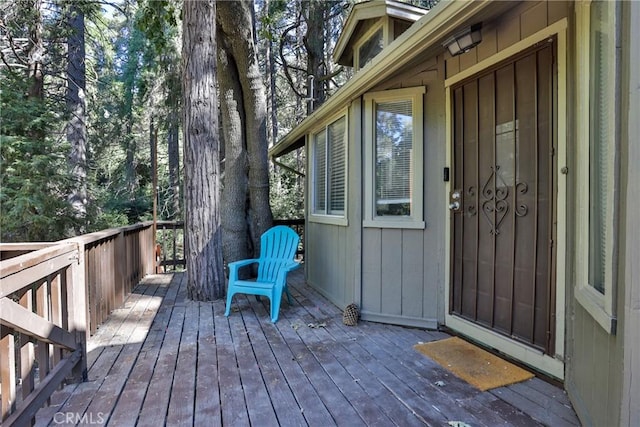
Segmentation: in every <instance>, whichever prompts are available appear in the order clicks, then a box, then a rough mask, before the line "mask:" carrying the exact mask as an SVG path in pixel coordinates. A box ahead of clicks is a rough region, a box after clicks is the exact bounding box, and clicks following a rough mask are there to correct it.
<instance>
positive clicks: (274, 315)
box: [271, 294, 282, 323]
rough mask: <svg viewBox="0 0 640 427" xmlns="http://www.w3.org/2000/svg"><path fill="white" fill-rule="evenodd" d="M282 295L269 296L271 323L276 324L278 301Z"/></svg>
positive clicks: (278, 312) (278, 310)
mask: <svg viewBox="0 0 640 427" xmlns="http://www.w3.org/2000/svg"><path fill="white" fill-rule="evenodd" d="M281 298H282V294H276V295H274V294H272V295H271V321H272V322H273V323H276V322H277V321H278V315H279V314H280V299H281Z"/></svg>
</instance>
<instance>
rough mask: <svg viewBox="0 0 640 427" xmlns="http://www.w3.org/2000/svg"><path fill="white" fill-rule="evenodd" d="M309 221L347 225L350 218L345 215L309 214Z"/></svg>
mask: <svg viewBox="0 0 640 427" xmlns="http://www.w3.org/2000/svg"><path fill="white" fill-rule="evenodd" d="M308 220H309V222H315V223H318V224H330V225H340V226H343V227H346V226H348V225H349V220H347V218H345V217H341V216H331V215H309V218H308Z"/></svg>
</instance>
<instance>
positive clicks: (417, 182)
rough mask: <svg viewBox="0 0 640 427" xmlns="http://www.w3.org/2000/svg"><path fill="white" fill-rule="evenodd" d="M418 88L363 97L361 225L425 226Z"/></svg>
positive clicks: (421, 93)
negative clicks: (362, 209) (362, 210)
mask: <svg viewBox="0 0 640 427" xmlns="http://www.w3.org/2000/svg"><path fill="white" fill-rule="evenodd" d="M425 93H426V88H425V87H424V86H416V87H408V88H403V89H393V90H385V91H380V92H371V93H367V94H365V95H364V97H363V98H364V135H363V136H364V141H363V142H364V147H363V150H364V171H363V173H364V175H363V176H364V195H363V198H364V207H365V209H364V212H363V221H362V222H363V225H364V226H365V227H383V228H414V229H423V228H424V227H425V223H424V218H423V198H424V192H423V190H422V189H423V182H422V181H423V162H424V158H423V154H422V153H423V145H424V137H423V135H424V119H423V115H424V111H423V104H424V94H425Z"/></svg>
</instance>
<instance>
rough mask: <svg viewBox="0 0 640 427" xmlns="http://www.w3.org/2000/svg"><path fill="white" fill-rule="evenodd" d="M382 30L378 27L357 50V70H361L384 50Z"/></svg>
mask: <svg viewBox="0 0 640 427" xmlns="http://www.w3.org/2000/svg"><path fill="white" fill-rule="evenodd" d="M382 36H383V28H382V27H380V28H379V29H378V30H376V32H375V33H373V35H372V36H371V37H369V38H368V39H367V41H365V42H364V43H363V44H362V45H360V47H359V48H358V68H362V67H364V66H365V65H367V63H368V62H369V61H371V60H372V59H373V57H374V56H376V55H377V54H379V53H380V52H381V51H382V49H383V48H384V43H383V37H382Z"/></svg>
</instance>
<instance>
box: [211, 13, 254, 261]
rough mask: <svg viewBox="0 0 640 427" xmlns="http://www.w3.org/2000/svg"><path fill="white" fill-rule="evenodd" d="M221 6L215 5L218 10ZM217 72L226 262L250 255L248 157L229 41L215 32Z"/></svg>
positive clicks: (241, 104) (240, 95) (238, 85)
mask: <svg viewBox="0 0 640 427" xmlns="http://www.w3.org/2000/svg"><path fill="white" fill-rule="evenodd" d="M219 9H220V8H219V7H218V10H219ZM217 36H218V37H217V42H218V69H219V70H224V72H221V73H219V75H218V84H219V88H220V98H221V99H220V107H221V112H222V114H221V118H222V132H223V134H224V147H225V148H224V151H225V157H224V189H223V191H222V207H221V211H220V214H221V218H220V220H221V224H222V229H223V231H224V233H223V235H222V254H223V256H224V259H225V260H226V261H227V262H232V261H237V260H240V259H245V258H252V257H253V252H252V250H251V244H250V242H249V241H248V240H247V238H248V236H249V223H248V218H247V204H248V197H247V196H248V185H249V184H248V169H249V165H248V160H247V150H246V144H245V132H244V123H243V122H244V120H245V118H244V117H243V111H244V106H243V101H242V88H241V87H240V76H239V74H238V73H239V71H238V69H237V68H236V64H235V61H234V60H233V58H232V57H231V56H230V55H229V54H228V52H229V49H230V48H229V46H228V45H227V44H228V42H229V40H227V36H226V35H225V34H224V33H222V32H220V31H218V34H217Z"/></svg>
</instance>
